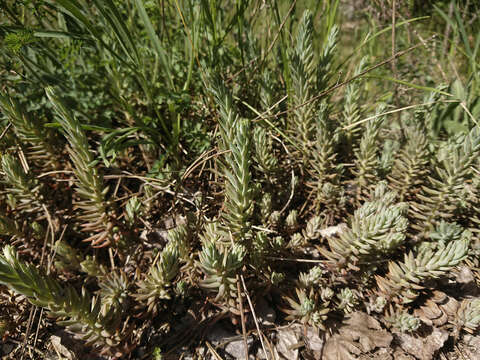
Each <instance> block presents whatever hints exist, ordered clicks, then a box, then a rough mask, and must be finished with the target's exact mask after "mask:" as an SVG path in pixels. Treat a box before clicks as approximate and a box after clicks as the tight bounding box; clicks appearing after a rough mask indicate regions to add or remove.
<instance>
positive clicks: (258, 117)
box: [254, 35, 436, 120]
mask: <svg viewBox="0 0 480 360" xmlns="http://www.w3.org/2000/svg"><path fill="white" fill-rule="evenodd" d="M435 37H436V35H433V36H430V37H429V38H428V39H427V41H428V40H432V39H434V38H435ZM422 45H424V43H423V42H420V43H418V44H416V45H413V46H411V47H409V48H408V49H405V50H402V51H400V52H398V53H396V54H395V55H394V56H391V57H389V58H388V59H385V60H383V61H381V62H379V63H378V64H376V65H373V66H370V67H369V68H368V69H366V70H364V71H362V72H361V73H360V74H358V75H355V76H352V77H351V78H349V79H347V80H345V81H344V82H341V83H340V84H337V85H334V86H332V87H330V88H328V89H327V90H325V91H322V92H321V93H320V94H318V95H316V96H314V97H312V98H310V99H308V100H307V101H305V102H304V103H303V104H300V105H297V106H295V107H293V108H291V109H288V110H285V111H281V112H278V113H276V114H273V115H268V113H266V112H264V113H263V114H260V115H258V116H257V117H256V118H255V119H254V120H258V119H260V118H265V117H278V116H280V115H284V114H288V113H290V112H292V111H295V110H297V109H299V108H301V107H303V106H305V105H308V104H310V103H312V102H314V101H316V100H318V99H320V98H322V97H324V96H325V95H327V94H329V93H331V92H332V91H335V90H337V89H338V88H341V87H343V86H345V85H347V84H348V83H350V82H352V81H354V80H356V79H358V78H360V77H362V76H363V75H365V74H368V73H369V72H371V71H373V70H375V69H377V68H379V67H381V66H383V65H385V64H388V63H389V62H391V61H392V60H393V59H397V58H399V57H400V56H403V55H405V54H407V53H409V52H411V51H413V50H415V49H416V48H418V47H420V46H422Z"/></svg>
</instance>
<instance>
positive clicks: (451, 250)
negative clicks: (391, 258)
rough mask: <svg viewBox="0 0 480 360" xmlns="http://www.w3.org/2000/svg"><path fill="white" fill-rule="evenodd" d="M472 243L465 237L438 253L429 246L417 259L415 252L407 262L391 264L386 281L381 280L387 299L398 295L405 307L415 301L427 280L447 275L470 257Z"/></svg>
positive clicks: (449, 244)
mask: <svg viewBox="0 0 480 360" xmlns="http://www.w3.org/2000/svg"><path fill="white" fill-rule="evenodd" d="M469 243H470V239H469V238H464V239H461V240H455V241H451V242H449V243H448V245H447V246H445V247H441V248H439V249H437V250H436V251H435V250H433V249H432V246H425V247H424V248H422V249H421V250H420V252H419V253H418V254H416V255H415V256H414V254H413V253H412V252H410V253H408V255H407V254H405V259H404V261H403V263H396V262H390V263H389V265H388V274H387V276H386V278H382V277H377V282H378V286H379V288H380V290H381V291H382V292H383V293H384V294H385V296H389V297H392V296H398V298H399V299H400V301H401V302H402V303H404V304H406V303H409V302H412V301H414V300H415V299H416V298H417V296H418V294H419V291H421V290H422V289H424V285H423V284H424V283H425V281H426V280H428V279H435V278H439V277H442V276H445V275H447V274H448V272H449V271H451V270H452V269H453V268H454V267H455V266H457V265H458V264H459V263H460V262H462V261H463V260H464V259H465V258H466V256H467V253H468V245H469Z"/></svg>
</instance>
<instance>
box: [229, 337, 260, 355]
mask: <svg viewBox="0 0 480 360" xmlns="http://www.w3.org/2000/svg"><path fill="white" fill-rule="evenodd" d="M252 344H253V338H252V337H248V338H247V348H249V347H250V346H251V345H252ZM247 350H249V349H247ZM225 352H226V353H228V354H229V355H231V356H232V357H233V358H235V359H245V343H244V342H243V338H242V339H239V340H235V341H231V342H229V343H228V344H227V346H226V347H225Z"/></svg>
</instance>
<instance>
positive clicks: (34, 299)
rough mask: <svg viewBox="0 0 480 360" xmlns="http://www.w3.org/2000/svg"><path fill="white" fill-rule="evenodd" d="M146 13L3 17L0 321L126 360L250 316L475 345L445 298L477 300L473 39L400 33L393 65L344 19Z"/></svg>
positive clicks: (328, 5)
mask: <svg viewBox="0 0 480 360" xmlns="http://www.w3.org/2000/svg"><path fill="white" fill-rule="evenodd" d="M160 3H161V4H160ZM398 3H399V2H397V4H398ZM159 4H160V5H161V6H158V4H157V3H156V2H154V1H142V0H126V1H117V0H92V1H86V0H58V1H56V2H44V1H35V2H33V1H20V2H15V1H12V0H7V1H4V2H2V5H0V6H1V7H2V11H3V10H4V12H2V13H1V14H0V18H1V19H2V25H0V37H1V41H2V43H3V45H4V46H3V47H2V49H0V63H1V64H2V66H3V68H4V69H5V71H3V72H1V73H0V79H1V80H2V84H4V89H8V92H6V91H5V90H4V91H3V92H2V94H0V112H1V114H0V129H1V131H0V132H1V134H0V145H1V150H2V158H1V165H2V179H3V181H2V182H1V183H0V209H1V211H2V214H1V216H0V235H1V239H0V240H1V241H2V243H4V244H6V246H5V248H4V255H3V256H0V283H2V284H4V285H6V287H4V288H3V289H0V299H1V300H0V306H2V308H3V306H4V305H5V308H6V312H8V316H10V314H11V313H12V318H15V319H24V316H23V315H22V314H24V309H23V307H22V305H13V304H12V303H11V300H10V299H12V298H13V296H12V294H15V293H17V294H20V295H22V296H24V297H25V299H27V300H29V301H30V302H31V303H33V304H35V305H38V306H41V307H43V308H45V309H46V310H48V311H49V313H50V314H52V315H53V317H56V318H57V319H58V320H59V321H58V322H57V323H58V324H60V325H64V326H67V328H68V329H69V330H70V331H72V332H74V333H76V334H77V335H78V336H79V337H81V338H83V339H84V340H86V342H87V344H89V345H93V346H95V347H96V348H97V349H98V350H100V351H103V352H105V353H108V354H110V355H112V356H117V357H118V356H120V353H121V354H122V355H123V356H127V357H128V356H130V357H131V358H136V357H142V356H144V353H145V352H144V350H145V349H144V346H145V347H146V349H147V351H150V350H152V347H153V348H154V349H156V350H155V351H154V352H153V355H154V356H155V357H161V356H162V355H161V354H163V353H165V354H167V353H168V354H169V356H170V355H172V356H173V357H175V356H177V355H178V356H179V357H180V356H181V355H179V354H177V353H173V352H171V351H170V350H171V349H169V348H168V347H169V346H170V345H171V344H172V341H171V340H172V339H170V338H169V336H170V335H169V334H168V333H169V332H171V335H173V337H174V339H175V340H174V341H173V342H175V346H177V348H178V349H180V348H182V349H183V348H185V347H184V343H182V341H183V336H180V337H179V334H184V330H185V329H186V328H189V327H191V323H190V322H189V321H190V320H189V319H190V318H191V315H193V318H194V320H195V321H196V322H199V325H200V326H203V325H204V324H207V325H210V324H211V321H213V322H215V321H217V320H219V319H221V318H223V317H225V316H231V319H232V324H236V323H238V321H237V317H238V315H242V314H241V311H242V307H243V312H244V314H243V315H246V319H247V320H248V319H249V318H250V314H252V308H251V306H252V307H253V310H255V307H256V306H257V305H259V302H260V299H261V301H262V302H267V303H268V305H269V306H271V307H272V308H274V310H276V309H277V308H278V309H280V310H282V311H283V312H284V314H285V316H278V317H277V320H276V323H275V326H277V325H279V326H280V325H281V323H282V322H284V321H285V320H286V321H290V320H292V321H299V322H301V323H303V324H305V325H307V326H312V327H315V328H317V329H320V330H322V331H329V332H330V331H333V329H335V328H336V327H337V323H336V322H338V321H341V320H342V319H343V318H344V317H350V316H351V314H352V313H353V312H355V311H367V312H368V313H369V314H371V317H375V319H378V320H380V321H381V322H382V323H383V324H384V325H387V327H388V328H393V329H395V330H397V331H403V332H415V331H417V330H418V329H419V326H420V321H422V322H424V323H425V327H428V326H431V327H433V326H437V327H442V326H443V327H445V328H447V329H451V326H452V325H453V327H454V329H455V331H456V332H459V331H468V332H473V331H478V324H479V321H478V318H479V316H478V308H479V306H478V299H477V298H476V297H475V296H476V295H477V292H478V291H477V290H478V289H476V288H475V289H474V291H472V292H471V293H469V291H470V288H473V287H475V284H474V281H470V283H469V284H468V286H463V285H462V294H459V292H458V282H459V280H458V279H455V277H454V276H453V275H456V274H457V271H458V269H457V267H459V265H461V266H462V268H461V269H460V274H461V275H463V274H464V273H466V272H468V273H469V272H471V273H472V274H473V279H474V280H478V278H479V271H478V264H479V259H478V254H479V251H478V243H479V241H478V232H479V230H478V228H479V226H478V225H479V224H480V161H479V158H480V157H479V151H480V130H479V127H478V124H476V121H477V120H476V119H477V118H478V114H479V112H478V104H479V101H478V84H479V83H480V82H479V81H478V53H479V51H478V49H479V48H480V45H479V44H480V41H479V40H478V39H477V38H476V37H475V36H473V35H474V34H476V32H474V31H472V29H475V26H477V25H476V24H477V23H478V20H477V19H476V18H469V15H468V14H469V12H468V11H465V12H461V5H457V4H454V5H455V6H453V7H452V11H451V13H450V14H449V13H448V8H445V5H442V4H440V3H437V5H438V8H434V9H435V11H436V13H437V14H439V15H440V16H439V19H440V20H433V19H425V18H418V19H403V16H405V14H406V13H402V12H401V11H400V10H399V12H398V13H397V15H398V17H397V24H396V29H395V30H396V37H395V38H394V41H395V42H396V44H395V50H396V51H397V52H398V51H400V53H399V55H398V57H397V58H396V59H395V62H394V63H393V62H392V61H390V60H389V61H385V62H382V60H383V59H385V57H386V56H390V53H391V52H390V50H392V49H390V46H391V45H390V44H391V42H392V33H391V30H392V29H391V27H389V26H388V24H383V25H385V26H382V27H381V29H380V30H377V29H375V28H374V26H375V21H382V20H381V19H380V18H375V17H374V16H371V15H372V14H369V15H370V18H369V19H370V21H371V26H372V27H370V25H368V26H369V29H368V30H370V32H369V34H368V35H367V36H364V34H366V32H364V31H363V30H366V29H365V27H366V26H367V25H365V24H364V22H363V17H362V16H358V17H357V16H356V14H354V15H355V16H352V18H351V19H348V23H343V24H341V22H342V21H347V20H344V18H346V16H348V15H343V11H337V10H338V9H339V8H338V7H340V8H342V7H344V6H347V5H346V4H345V2H339V1H337V0H333V1H323V2H298V3H297V4H296V5H295V6H293V5H292V4H289V3H288V2H276V1H274V2H266V3H262V2H251V1H239V2H236V3H235V4H234V6H231V5H232V4H230V2H221V1H214V0H211V1H210V0H208V1H207V0H201V1H193V0H179V1H174V2H171V1H166V2H159ZM452 4H453V3H452ZM355 6H358V5H355ZM472 6H473V5H472ZM365 8H367V7H365ZM345 9H346V8H345ZM382 9H383V8H382ZM385 9H386V8H385ZM399 9H405V8H404V7H402V6H401V5H399ZM412 9H415V8H412ZM445 9H447V12H445ZM342 10H343V8H342ZM390 10H391V9H390ZM362 11H363V12H365V11H366V10H362ZM409 11H410V10H409ZM340 14H342V16H340ZM367 15H368V14H367ZM384 15H385V14H384ZM387 15H391V14H387ZM385 16H386V15H385ZM387 17H389V16H387ZM389 19H391V17H389ZM389 21H390V20H389ZM435 21H436V22H437V23H435ZM439 21H442V22H444V23H445V24H448V25H449V27H450V30H451V32H450V33H449V32H448V31H446V30H447V29H445V31H443V29H442V31H441V34H443V35H442V36H443V37H440V39H441V40H434V41H433V42H432V41H431V40H425V39H428V38H429V36H430V32H431V31H436V32H439V30H438V28H436V26H438V22H439ZM357 22H358V23H357ZM359 24H360V25H359ZM361 24H363V25H361ZM340 25H342V26H340ZM357 25H358V26H357ZM427 26H431V27H430V28H429V29H428V34H425V32H426V31H425V29H426V27H427ZM347 27H348V29H352V31H341V32H340V31H339V29H345V28H347ZM407 34H408V35H409V36H406V35H407ZM412 34H414V35H415V36H410V35H412ZM417 35H418V37H420V36H421V37H422V39H424V40H425V41H424V40H422V44H425V48H424V47H422V46H423V45H422V46H417V47H415V48H414V50H411V49H410V50H408V51H406V52H402V50H405V49H408V48H410V47H412V45H414V43H413V41H416V40H415V39H416V36H417ZM424 35H425V36H424ZM440 43H442V44H440ZM352 44H353V46H352ZM352 50H353V51H352ZM410 51H415V52H410ZM386 54H388V55H386ZM427 54H428V56H426V55H427ZM423 59H428V61H424V60H423ZM367 63H368V64H369V65H370V66H371V67H370V68H367ZM447 65H448V66H447ZM352 78H354V80H349V79H352ZM392 80H393V81H392ZM442 83H446V84H450V85H449V86H448V87H447V86H443V85H439V84H442ZM53 89H55V91H54V90H53ZM424 93H425V94H424ZM372 112H373V113H374V115H372V116H369V115H368V114H370V113H372ZM385 113H388V117H387V114H385ZM65 144H66V146H64V145H65ZM13 154H15V155H13ZM39 210H42V211H39ZM32 239H34V240H41V241H31V240H32ZM50 239H52V241H51V240H50ZM84 242H87V243H88V244H87V245H88V246H85V244H83V243H84ZM9 244H10V245H9ZM11 244H15V246H18V248H19V251H21V254H22V257H23V256H24V257H25V261H28V262H29V264H28V265H27V263H26V262H23V261H20V260H19V258H18V257H17V256H16V254H15V253H14V252H13V250H12V248H11ZM42 244H43V245H42ZM97 248H98V249H97ZM401 259H404V260H403V262H402V261H401ZM464 261H465V262H464ZM46 264H48V265H47V266H48V267H47V268H46V272H47V274H48V275H45V274H44V273H43V272H42V271H40V270H39V269H40V267H39V266H45V265H46ZM465 267H467V269H466V268H465ZM467 270H468V271H467ZM469 275H470V274H469ZM457 277H458V278H460V275H458V276H457ZM80 285H81V286H82V291H81V292H80V290H79V289H80ZM77 286H78V287H77ZM7 288H9V289H10V291H11V292H9V293H6V291H7V290H6V289H7ZM87 289H88V292H87ZM440 290H441V292H443V291H445V294H446V293H448V294H449V295H448V297H449V298H451V300H452V303H455V301H454V300H457V301H458V302H461V305H460V307H459V308H458V309H457V308H455V309H453V310H452V309H449V310H451V311H449V312H448V314H447V317H448V325H447V324H442V325H437V323H433V322H432V324H433V325H431V324H428V323H427V320H425V319H424V317H422V315H419V313H418V310H419V309H420V310H422V309H424V308H425V306H430V305H431V306H432V309H437V308H438V309H441V310H442V311H445V312H447V311H446V310H445V308H446V304H445V302H444V300H438V299H437V298H435V296H437V295H438V294H439V293H440ZM463 290H465V292H466V293H465V294H464V293H463ZM475 291H476V292H475ZM89 293H92V294H93V295H89ZM247 295H248V302H249V306H248V307H246V303H247V301H246V297H247ZM445 296H446V297H447V295H445ZM442 301H443V302H442ZM432 304H435V305H432ZM250 305H251V306H250ZM435 306H436V307H435ZM452 307H453V305H452ZM393 309H395V310H393ZM227 313H229V314H227ZM420 314H421V313H420ZM442 314H443V313H442ZM252 315H253V314H252ZM257 315H258V314H257ZM277 315H280V314H279V313H278V312H277ZM443 317H444V316H443V315H442V319H443ZM240 318H242V317H240ZM254 318H255V317H254ZM352 318H353V317H352ZM202 319H203V320H202ZM244 319H245V317H244V318H243V319H242V322H243V320H244ZM420 319H421V320H420ZM2 321H3V315H2V319H0V333H2V332H3V334H8V333H9V330H6V328H7V325H4V324H3V323H1V322H2ZM245 324H246V326H247V327H248V328H247V329H246V330H247V331H250V330H251V329H250V321H246V322H245ZM16 325H17V328H21V330H22V331H23V330H24V327H23V328H22V326H24V324H21V321H20V320H19V321H18V324H16ZM42 325H45V326H46V329H47V331H49V330H50V329H51V326H52V324H51V321H50V320H49V319H45V318H44V322H43V323H42ZM260 326H261V324H260ZM378 326H380V325H378ZM2 327H3V328H2ZM374 327H375V328H376V325H375V326H374ZM422 328H423V325H422ZM188 330H189V331H190V329H188ZM260 330H261V329H260ZM307 330H308V329H307ZM191 331H192V332H188V334H189V336H185V338H188V340H190V339H193V338H194V335H196V333H194V332H195V331H196V328H193V327H191ZM369 331H370V330H369ZM45 333H46V332H45ZM41 334H43V332H41ZM153 334H154V336H153V337H152V335H153ZM255 334H257V332H255V333H252V336H256V335H255ZM163 335H166V336H165V338H164V337H163ZM190 335H192V336H190ZM454 335H455V336H456V335H457V333H455V334H454ZM336 337H338V336H333V337H331V339H335V338H336ZM179 340H180V343H179ZM326 341H330V339H327V340H326ZM38 344H40V342H39V343H37V345H38ZM41 344H43V342H41ZM139 346H141V348H140V349H139V351H138V352H135V353H131V354H129V353H130V352H131V351H136V350H135V348H136V347H139ZM160 349H161V350H162V351H160ZM306 350H308V349H306ZM372 350H373V349H372ZM140 352H143V354H140ZM307 352H308V351H307ZM307 352H305V354H306V353H307ZM356 355H359V356H360V354H356Z"/></svg>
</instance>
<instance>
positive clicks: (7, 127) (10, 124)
mask: <svg viewBox="0 0 480 360" xmlns="http://www.w3.org/2000/svg"><path fill="white" fill-rule="evenodd" d="M11 127H12V123H11V122H9V123H8V125H7V126H6V127H5V129H3V131H2V133H1V134H0V140H2V139H3V137H4V136H5V134H6V133H7V131H8V130H9V129H10V128H11Z"/></svg>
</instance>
